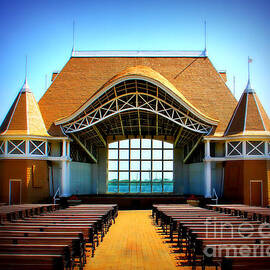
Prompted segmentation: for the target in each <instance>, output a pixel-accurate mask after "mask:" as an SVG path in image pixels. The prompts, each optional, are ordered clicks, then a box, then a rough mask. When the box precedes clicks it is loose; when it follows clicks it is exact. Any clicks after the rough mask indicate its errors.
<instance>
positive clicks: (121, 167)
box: [119, 160, 129, 171]
mask: <svg viewBox="0 0 270 270" xmlns="http://www.w3.org/2000/svg"><path fill="white" fill-rule="evenodd" d="M119 170H123V171H128V170H129V161H122V160H120V161H119Z"/></svg>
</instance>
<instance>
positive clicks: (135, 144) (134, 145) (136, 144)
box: [130, 139, 141, 148]
mask: <svg viewBox="0 0 270 270" xmlns="http://www.w3.org/2000/svg"><path fill="white" fill-rule="evenodd" d="M140 142H141V140H140V139H132V140H130V147H131V148H140Z"/></svg>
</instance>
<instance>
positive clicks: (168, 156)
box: [163, 150, 173, 160]
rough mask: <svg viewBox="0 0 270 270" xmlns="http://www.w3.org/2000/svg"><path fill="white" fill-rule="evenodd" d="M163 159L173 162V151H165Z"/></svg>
mask: <svg viewBox="0 0 270 270" xmlns="http://www.w3.org/2000/svg"><path fill="white" fill-rule="evenodd" d="M163 159H171V160H173V150H164V152H163Z"/></svg>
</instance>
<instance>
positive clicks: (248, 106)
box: [224, 80, 270, 136]
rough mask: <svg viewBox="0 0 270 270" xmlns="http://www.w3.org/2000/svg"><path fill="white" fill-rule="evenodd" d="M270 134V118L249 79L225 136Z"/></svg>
mask: <svg viewBox="0 0 270 270" xmlns="http://www.w3.org/2000/svg"><path fill="white" fill-rule="evenodd" d="M230 135H270V120H269V118H268V116H267V114H266V112H265V110H264V108H263V106H262V104H261V102H260V100H259V98H258V96H257V94H256V92H255V91H254V89H252V87H251V85H250V80H248V83H247V86H246V89H245V90H244V92H243V94H242V96H241V98H240V100H239V102H238V104H237V106H236V109H235V110H234V113H233V115H232V118H231V120H230V122H229V124H228V126H227V129H226V131H225V133H224V136H230Z"/></svg>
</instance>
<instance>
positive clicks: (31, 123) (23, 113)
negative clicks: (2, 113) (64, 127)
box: [0, 79, 49, 136]
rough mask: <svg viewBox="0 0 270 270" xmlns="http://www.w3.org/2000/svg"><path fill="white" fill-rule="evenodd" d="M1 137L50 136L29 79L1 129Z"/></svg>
mask: <svg viewBox="0 0 270 270" xmlns="http://www.w3.org/2000/svg"><path fill="white" fill-rule="evenodd" d="M0 135H2V136H13V135H18V136H49V134H48V133H47V130H46V127H45V125H44V121H43V118H42V115H41V112H40V109H39V106H38V104H37V101H36V99H35V97H34V95H33V93H32V92H31V90H30V88H29V86H28V83H27V79H25V82H24V84H23V86H22V88H21V90H20V92H19V94H18V95H17V97H16V98H15V100H14V102H13V104H12V106H11V108H10V110H9V112H8V113H7V115H6V118H5V119H4V121H3V123H2V125H1V127H0Z"/></svg>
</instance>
